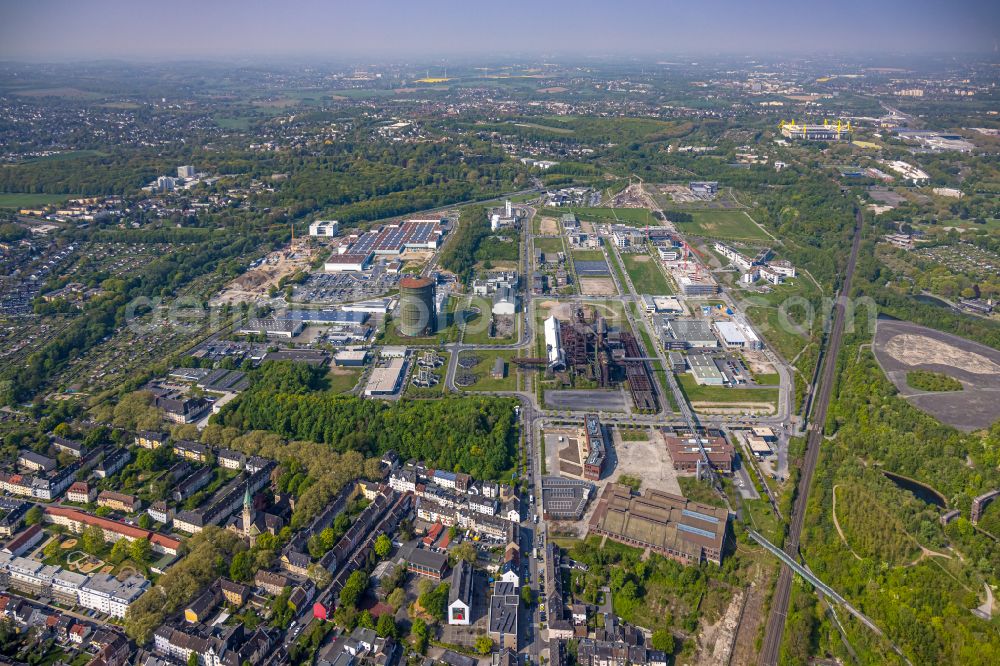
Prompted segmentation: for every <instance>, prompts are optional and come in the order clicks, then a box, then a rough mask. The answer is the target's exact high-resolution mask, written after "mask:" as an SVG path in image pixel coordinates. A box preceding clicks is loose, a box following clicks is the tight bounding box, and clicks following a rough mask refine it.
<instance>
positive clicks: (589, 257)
mask: <svg viewBox="0 0 1000 666" xmlns="http://www.w3.org/2000/svg"><path fill="white" fill-rule="evenodd" d="M571 254H572V255H573V261H601V260H602V259H604V252H602V251H601V250H573V252H572V253H571Z"/></svg>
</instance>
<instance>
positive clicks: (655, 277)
mask: <svg viewBox="0 0 1000 666" xmlns="http://www.w3.org/2000/svg"><path fill="white" fill-rule="evenodd" d="M621 257H622V262H623V263H624V264H625V270H626V271H628V275H629V277H630V278H632V285H633V286H634V287H635V290H636V292H638V293H639V294H655V295H657V296H659V295H663V294H672V293H674V290H673V289H671V288H670V284H669V283H668V282H667V279H666V278H665V277H664V276H663V273H662V271H660V267H659V266H657V265H656V260H655V259H653V258H652V257H651V256H649V254H647V253H645V252H644V253H642V254H638V253H624V254H622V255H621Z"/></svg>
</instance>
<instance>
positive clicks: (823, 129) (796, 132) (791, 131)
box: [781, 120, 851, 141]
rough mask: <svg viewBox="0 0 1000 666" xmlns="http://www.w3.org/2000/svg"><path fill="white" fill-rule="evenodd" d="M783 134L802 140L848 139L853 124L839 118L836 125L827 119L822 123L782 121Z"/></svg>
mask: <svg viewBox="0 0 1000 666" xmlns="http://www.w3.org/2000/svg"><path fill="white" fill-rule="evenodd" d="M781 134H782V136H785V137H786V138H789V139H799V140H802V141H846V140H850V138H851V124H850V123H847V124H846V125H844V124H842V123H841V122H840V121H839V120H838V121H837V124H836V125H831V124H829V123H828V122H826V121H824V123H823V124H822V125H808V124H806V123H801V124H800V123H797V122H793V123H786V122H782V124H781Z"/></svg>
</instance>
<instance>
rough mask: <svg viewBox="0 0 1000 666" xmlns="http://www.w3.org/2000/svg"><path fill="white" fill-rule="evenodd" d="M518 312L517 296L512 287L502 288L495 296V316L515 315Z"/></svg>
mask: <svg viewBox="0 0 1000 666" xmlns="http://www.w3.org/2000/svg"><path fill="white" fill-rule="evenodd" d="M516 312H517V294H515V293H514V290H513V289H511V288H510V287H500V288H498V289H497V290H496V292H494V294H493V314H495V315H513V314H514V313H516Z"/></svg>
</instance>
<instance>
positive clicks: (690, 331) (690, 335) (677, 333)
mask: <svg viewBox="0 0 1000 666" xmlns="http://www.w3.org/2000/svg"><path fill="white" fill-rule="evenodd" d="M663 339H664V346H665V347H668V348H671V347H672V348H684V349H715V348H716V347H718V346H719V340H718V339H717V338H716V337H715V334H714V333H712V327H711V325H710V324H709V323H708V322H707V321H704V320H701V319H664V320H663ZM668 343H671V344H668Z"/></svg>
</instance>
